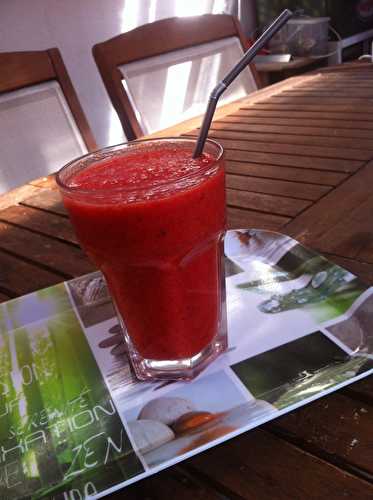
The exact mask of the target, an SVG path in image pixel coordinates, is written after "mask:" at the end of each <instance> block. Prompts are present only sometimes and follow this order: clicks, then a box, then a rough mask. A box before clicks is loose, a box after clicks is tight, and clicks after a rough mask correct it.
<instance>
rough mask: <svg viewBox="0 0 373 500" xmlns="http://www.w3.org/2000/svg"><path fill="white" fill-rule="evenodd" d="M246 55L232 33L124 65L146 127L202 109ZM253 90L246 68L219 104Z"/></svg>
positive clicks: (129, 88) (190, 115)
mask: <svg viewBox="0 0 373 500" xmlns="http://www.w3.org/2000/svg"><path fill="white" fill-rule="evenodd" d="M242 55H243V49H242V46H241V43H240V41H239V40H238V38H236V37H230V38H226V39H223V40H218V41H214V42H209V43H205V44H202V45H199V46H195V47H190V48H186V49H182V50H177V51H172V52H169V53H167V54H162V55H160V56H155V57H149V58H147V59H143V60H140V61H135V62H133V63H129V64H125V65H122V66H120V67H119V70H120V71H121V72H122V74H123V77H124V80H123V85H124V86H125V87H126V91H127V93H128V95H129V96H130V99H131V101H132V106H133V108H134V109H135V110H136V111H137V115H138V119H139V122H140V125H141V128H142V129H143V131H144V133H145V134H150V133H152V132H156V131H158V130H162V129H165V128H167V127H171V126H172V125H175V124H176V123H179V122H182V121H184V120H187V119H189V118H193V117H195V116H198V115H202V114H203V113H204V112H205V111H206V106H207V102H208V99H209V95H210V92H211V91H212V89H213V88H214V87H215V85H216V84H217V83H218V82H219V81H220V80H221V79H222V78H224V76H225V75H226V74H227V73H228V71H229V70H230V69H231V68H232V67H233V66H234V64H235V63H236V62H237V61H238V60H239V59H240V58H241V57H242ZM255 90H257V85H256V82H255V80H254V77H253V75H252V73H251V71H250V69H249V68H248V69H247V70H245V71H243V72H242V73H241V74H240V76H239V77H238V78H237V79H236V80H235V81H234V82H233V83H232V85H230V86H229V88H228V89H227V90H226V92H224V94H223V96H222V98H221V99H220V100H219V106H221V105H224V104H227V103H229V102H232V101H235V100H237V99H240V98H242V97H245V96H246V95H248V94H250V93H251V92H253V91H255Z"/></svg>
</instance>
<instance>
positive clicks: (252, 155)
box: [219, 139, 364, 173]
mask: <svg viewBox="0 0 373 500" xmlns="http://www.w3.org/2000/svg"><path fill="white" fill-rule="evenodd" d="M219 142H220V143H221V144H222V145H223V146H224V148H225V158H226V159H227V160H235V161H243V162H247V161H249V162H250V163H259V164H264V165H283V166H285V167H298V168H305V169H315V170H329V171H332V172H344V173H352V172H355V171H356V170H358V169H359V168H360V167H362V166H363V165H364V162H362V161H357V160H346V159H336V158H319V157H316V156H315V157H310V156H297V155H286V154H276V153H267V152H258V151H249V150H248V149H247V147H248V146H247V145H246V144H245V143H243V144H242V146H241V147H242V148H244V149H236V148H237V146H239V144H237V141H231V140H229V139H223V140H219Z"/></svg>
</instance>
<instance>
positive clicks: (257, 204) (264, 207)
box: [227, 189, 311, 217]
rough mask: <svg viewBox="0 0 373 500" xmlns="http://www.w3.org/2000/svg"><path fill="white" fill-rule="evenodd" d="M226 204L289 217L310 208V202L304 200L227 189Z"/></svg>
mask: <svg viewBox="0 0 373 500" xmlns="http://www.w3.org/2000/svg"><path fill="white" fill-rule="evenodd" d="M227 203H228V205H230V206H234V207H242V208H249V209H252V210H258V211H260V212H268V213H270V214H276V215H287V216H290V217H291V216H295V215H297V214H299V213H300V212H302V211H303V210H304V209H306V208H307V207H309V206H311V202H309V201H305V200H296V199H294V198H285V197H282V196H273V195H269V194H261V193H252V192H249V191H240V190H238V189H227Z"/></svg>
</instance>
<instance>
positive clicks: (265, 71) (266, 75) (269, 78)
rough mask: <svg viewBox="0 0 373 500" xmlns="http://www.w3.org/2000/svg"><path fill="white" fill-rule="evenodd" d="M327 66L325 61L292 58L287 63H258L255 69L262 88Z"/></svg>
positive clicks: (309, 58)
mask: <svg viewBox="0 0 373 500" xmlns="http://www.w3.org/2000/svg"><path fill="white" fill-rule="evenodd" d="M326 64H327V59H325V58H323V59H314V58H311V57H293V58H292V60H291V61H289V62H258V63H255V67H256V69H257V71H258V73H259V75H260V79H261V83H262V86H263V87H266V86H267V85H271V84H273V83H277V82H280V81H282V80H285V79H286V78H290V77H292V76H297V75H300V74H302V73H306V72H308V71H312V70H314V69H317V68H319V67H321V66H325V65H326Z"/></svg>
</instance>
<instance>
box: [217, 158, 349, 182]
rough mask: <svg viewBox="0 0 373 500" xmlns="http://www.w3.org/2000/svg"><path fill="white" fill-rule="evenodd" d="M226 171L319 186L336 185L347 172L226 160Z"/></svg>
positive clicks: (344, 177)
mask: <svg viewBox="0 0 373 500" xmlns="http://www.w3.org/2000/svg"><path fill="white" fill-rule="evenodd" d="M226 172H227V173H229V174H237V175H247V176H250V177H254V176H255V177H261V178H268V179H275V180H277V179H278V180H284V181H294V182H297V183H298V184H301V183H302V182H306V183H308V184H315V185H321V186H337V185H338V184H340V183H341V182H342V181H343V180H344V179H346V177H347V174H343V173H340V172H327V171H323V170H311V169H305V168H293V167H284V166H279V165H264V164H261V165H259V164H256V163H247V162H239V161H233V160H230V161H227V162H226Z"/></svg>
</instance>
